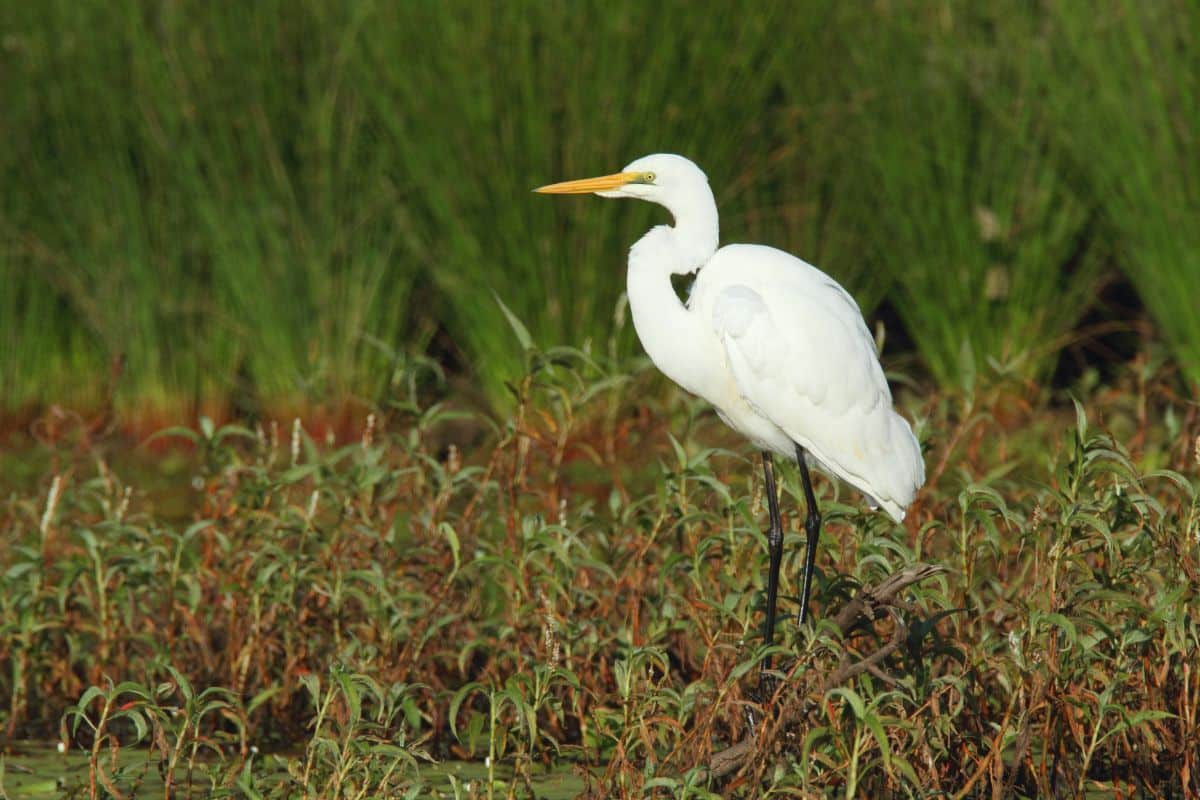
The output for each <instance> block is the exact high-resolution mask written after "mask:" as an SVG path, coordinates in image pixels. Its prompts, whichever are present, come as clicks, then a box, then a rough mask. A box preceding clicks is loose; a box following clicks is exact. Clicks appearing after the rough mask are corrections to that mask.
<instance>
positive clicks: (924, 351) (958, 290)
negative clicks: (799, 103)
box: [850, 3, 1100, 387]
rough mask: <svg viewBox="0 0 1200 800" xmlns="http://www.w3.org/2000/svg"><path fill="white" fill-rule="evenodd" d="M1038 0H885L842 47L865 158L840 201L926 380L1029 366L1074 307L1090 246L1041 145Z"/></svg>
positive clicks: (1036, 366)
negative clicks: (852, 202) (859, 36)
mask: <svg viewBox="0 0 1200 800" xmlns="http://www.w3.org/2000/svg"><path fill="white" fill-rule="evenodd" d="M1039 19H1040V14H1039V13H1038V12H1025V13H1012V9H1011V8H1000V7H999V6H996V7H993V6H962V5H955V4H950V3H946V4H936V5H932V6H931V5H922V4H915V5H910V4H900V6H899V7H898V8H896V9H893V10H892V11H890V12H887V13H882V14H880V17H879V33H878V34H877V35H876V36H875V37H874V41H872V43H871V46H870V47H863V48H859V49H857V50H855V51H852V52H851V53H850V61H851V63H852V64H853V68H854V69H857V70H859V73H860V77H859V78H858V79H857V82H858V83H859V84H860V85H861V86H862V87H863V89H864V91H867V92H868V95H867V96H866V97H865V98H864V101H863V104H862V111H861V113H862V118H861V119H860V124H859V125H858V126H856V129H855V131H854V133H855V134H856V135H857V136H859V137H861V139H860V140H859V142H860V145H861V148H862V157H863V159H864V160H866V161H867V162H868V163H869V164H870V166H871V173H870V176H869V180H868V181H867V182H865V184H864V188H865V190H866V191H868V192H870V193H871V198H870V199H867V200H866V201H865V202H863V203H860V204H858V205H857V206H856V209H857V210H859V211H861V212H869V214H870V216H869V217H867V218H865V219H864V220H863V225H862V227H863V230H864V235H865V236H866V237H867V238H868V240H869V253H870V257H871V259H872V262H873V263H874V264H875V265H877V267H878V268H879V269H881V270H883V271H884V272H886V273H888V274H890V275H893V276H894V277H895V280H896V283H895V298H896V300H895V307H896V310H897V311H898V313H899V315H900V317H901V319H902V320H903V322H904V325H905V327H906V328H907V330H908V333H909V335H910V336H911V337H912V339H913V340H914V342H915V346H916V348H917V350H918V351H919V353H920V354H921V357H922V360H923V361H924V363H925V364H926V365H927V366H928V368H929V370H930V372H931V373H932V374H933V375H934V377H935V378H937V380H938V381H939V383H941V384H942V385H960V386H964V387H970V386H971V385H973V383H974V380H975V377H976V376H977V375H978V374H979V373H982V372H984V371H991V370H997V369H998V370H1001V371H1005V372H1011V373H1014V374H1015V375H1016V376H1018V377H1023V378H1039V377H1043V376H1045V375H1046V374H1047V373H1048V372H1049V371H1050V370H1051V369H1052V368H1053V366H1054V364H1055V362H1056V360H1057V356H1058V352H1059V350H1060V349H1061V347H1062V344H1063V337H1064V336H1065V335H1066V334H1067V333H1068V332H1069V331H1070V330H1071V329H1072V328H1073V327H1074V325H1075V323H1076V322H1077V321H1078V320H1079V319H1080V317H1081V316H1082V315H1083V313H1084V312H1085V311H1086V310H1087V308H1088V305H1089V303H1090V301H1091V299H1092V296H1093V294H1094V291H1095V289H1096V285H1097V274H1098V265H1099V263H1100V262H1099V260H1098V259H1095V258H1093V257H1091V254H1090V253H1088V252H1087V248H1088V247H1089V246H1090V245H1091V242H1090V241H1088V235H1087V234H1088V231H1087V224H1088V220H1089V214H1090V208H1089V202H1090V201H1089V199H1088V198H1086V197H1082V196H1080V194H1079V193H1078V191H1077V190H1076V188H1075V187H1074V186H1072V185H1071V183H1070V182H1069V179H1068V172H1067V170H1066V169H1065V167H1064V157H1063V153H1062V152H1061V151H1060V150H1057V149H1054V148H1051V147H1049V146H1048V142H1049V141H1050V138H1051V137H1050V131H1049V125H1050V120H1049V119H1048V117H1047V112H1046V109H1045V108H1044V107H1043V102H1042V98H1043V97H1044V95H1045V93H1046V90H1047V88H1048V87H1047V78H1048V67H1047V63H1046V59H1047V55H1046V54H1047V51H1048V50H1050V49H1052V48H1053V47H1054V42H1053V41H1052V40H1051V39H1049V38H1048V37H1047V36H1046V35H1045V34H1044V33H1043V31H1042V30H1041V25H1040V23H1039Z"/></svg>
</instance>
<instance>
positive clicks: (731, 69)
mask: <svg viewBox="0 0 1200 800" xmlns="http://www.w3.org/2000/svg"><path fill="white" fill-rule="evenodd" d="M814 11H819V6H818V5H814ZM4 13H5V14H6V15H7V18H8V19H7V22H8V24H7V25H6V30H9V31H11V33H10V34H9V38H8V39H7V40H6V41H8V42H9V45H8V50H7V54H6V56H5V61H6V64H5V65H6V70H5V71H6V73H7V74H8V75H10V76H11V77H9V78H8V83H10V84H11V85H12V94H11V95H9V97H10V99H11V102H10V105H11V106H12V113H11V114H9V115H6V121H5V122H3V123H0V124H2V125H3V126H4V129H5V132H6V134H7V136H6V138H8V139H9V140H12V141H14V142H17V143H18V147H17V148H15V149H14V150H13V151H10V152H9V153H8V155H7V156H6V157H5V159H4V162H3V167H4V174H5V176H6V180H5V189H4V217H3V219H4V225H3V234H4V237H3V240H2V241H3V244H4V250H3V254H2V256H0V262H2V263H3V266H2V267H0V269H4V270H5V274H6V275H8V276H11V278H12V281H11V283H10V284H8V290H7V291H6V293H5V301H6V302H8V303H9V304H10V305H11V306H13V307H14V309H15V308H16V307H17V306H19V308H20V310H19V312H16V313H13V314H12V315H6V317H5V322H4V323H3V325H4V334H3V335H4V336H5V338H6V340H8V341H9V342H10V343H11V344H12V345H13V352H14V353H15V354H16V355H15V357H14V359H13V361H12V362H9V363H10V364H11V368H10V369H9V370H8V372H7V373H6V377H7V378H8V379H9V380H10V381H11V382H12V384H13V385H15V386H18V387H20V388H19V391H18V392H16V393H14V394H13V395H11V396H8V397H6V403H7V404H9V405H10V406H11V405H13V404H16V403H17V402H18V401H19V400H21V399H22V398H24V399H29V400H36V399H44V398H45V397H46V396H47V395H46V390H44V389H42V388H40V387H41V384H40V383H39V380H40V378H39V377H38V376H40V375H42V374H44V373H46V372H52V371H54V370H56V369H60V367H55V366H54V362H50V363H46V362H44V361H43V360H42V358H43V356H42V354H43V353H44V351H46V350H52V351H54V352H55V353H56V354H59V358H60V360H61V359H62V358H64V357H66V356H67V355H69V354H74V355H70V358H71V361H70V363H69V366H70V369H71V370H72V371H73V372H74V373H75V375H76V380H77V381H78V382H79V383H80V384H81V385H83V386H85V387H86V386H91V387H92V388H91V392H92V393H93V394H96V393H97V392H98V389H96V388H95V387H96V384H98V383H100V382H102V378H103V376H104V375H105V374H106V368H107V362H108V360H110V359H111V358H113V357H115V356H117V355H118V354H122V355H124V356H125V358H126V362H127V374H126V378H125V380H124V381H123V384H122V386H123V387H124V397H126V398H128V399H129V401H130V402H142V403H145V402H149V403H150V404H152V405H157V404H164V405H172V404H174V405H175V406H178V405H180V404H182V405H184V406H189V407H195V406H196V405H200V406H202V407H203V406H205V405H215V406H218V407H219V406H220V405H221V404H223V403H225V402H227V401H228V400H229V398H230V397H233V398H235V399H239V398H240V401H241V402H251V403H256V402H260V401H266V402H272V403H277V404H278V403H281V402H282V403H283V404H284V405H288V404H306V403H315V402H319V401H320V400H321V399H324V398H329V397H338V396H342V395H345V394H350V395H360V396H361V395H367V396H371V395H373V394H375V393H377V391H378V388H379V383H380V381H381V377H383V378H385V377H386V375H387V374H389V359H391V358H393V357H394V355H395V354H397V353H401V354H402V353H405V352H411V351H420V350H422V349H423V348H424V347H425V344H426V343H427V342H428V341H429V339H430V337H432V336H434V335H435V334H439V331H440V332H441V333H440V342H441V343H440V344H439V347H441V348H442V349H443V350H445V349H447V348H448V349H450V350H451V351H456V353H457V356H458V357H459V359H460V360H461V361H462V362H464V363H466V364H467V365H468V366H469V368H470V369H472V370H473V371H474V373H475V374H476V375H477V376H479V378H480V381H481V384H482V388H483V394H484V395H485V396H486V397H488V398H489V399H491V400H493V401H496V400H498V399H500V398H501V397H502V396H504V395H505V394H506V393H505V390H504V389H503V384H504V382H505V380H509V379H511V378H512V376H514V375H517V374H519V373H520V371H521V364H522V361H521V348H520V345H519V343H518V342H517V341H516V340H515V339H514V338H513V337H512V336H511V335H510V334H509V332H508V325H507V322H506V320H505V318H504V315H503V313H502V311H501V309H500V307H499V305H498V304H497V303H496V302H495V299H494V298H495V296H499V297H500V298H501V299H502V300H503V302H505V303H506V304H507V305H509V306H510V307H511V308H512V309H513V310H514V311H516V312H517V314H518V315H519V316H520V317H521V318H522V319H524V320H526V321H527V323H528V325H529V327H530V328H531V330H532V331H533V334H534V336H535V338H536V339H537V341H539V342H542V343H544V344H550V343H553V342H564V343H575V344H582V343H584V342H585V341H587V340H588V339H589V338H591V337H596V336H601V337H604V336H606V335H607V331H608V330H610V328H611V314H612V308H613V307H614V305H615V301H616V298H617V296H618V295H619V293H620V291H621V289H622V286H623V276H624V269H623V265H624V253H625V250H626V248H627V247H628V245H629V244H630V243H631V242H632V241H633V239H634V238H635V237H636V236H637V235H639V234H640V232H641V230H642V229H643V228H645V227H648V226H649V224H651V221H652V220H653V219H654V218H655V216H654V212H653V211H652V210H651V209H648V208H644V207H639V208H633V207H632V206H625V207H623V208H620V209H618V208H614V207H613V206H612V205H608V206H604V205H603V204H600V203H586V202H581V203H576V204H573V205H572V204H559V203H551V202H548V201H546V200H545V199H541V198H535V197H533V196H532V195H531V194H530V193H529V190H530V189H531V188H532V187H533V186H535V185H537V184H538V183H540V182H545V181H548V180H551V179H555V178H558V177H564V176H570V175H577V174H583V173H590V172H596V171H607V170H613V169H616V168H619V167H620V166H621V165H623V164H624V163H625V162H626V161H627V160H628V159H630V158H632V157H634V156H636V155H640V154H643V153H645V152H651V151H655V150H676V151H680V152H685V153H688V154H691V155H693V156H694V157H696V158H697V159H698V160H700V161H701V162H702V163H703V164H704V165H705V166H706V167H707V168H708V170H709V171H710V174H711V175H712V178H713V183H714V185H715V186H716V187H717V189H718V191H719V192H721V194H722V200H725V201H727V202H726V207H727V208H729V209H731V210H732V211H733V212H734V213H731V214H729V215H728V216H727V226H726V229H727V232H728V234H729V235H730V236H732V237H734V238H743V237H744V235H746V234H750V233H752V234H753V235H754V236H756V237H763V238H768V239H773V240H774V241H775V242H776V243H778V244H780V245H783V246H789V245H793V244H794V242H793V240H795V239H797V238H799V237H800V236H801V235H803V232H804V231H806V230H808V229H809V228H810V227H815V226H816V225H817V220H818V218H819V214H818V213H817V211H816V210H815V209H816V206H817V202H816V200H811V199H810V200H802V198H803V197H805V196H806V195H805V194H804V191H805V188H804V187H806V186H809V185H811V186H813V187H815V186H816V185H817V184H816V179H810V178H807V177H804V176H802V175H801V174H800V173H799V172H798V170H797V169H795V168H794V165H795V164H796V163H798V156H799V155H800V151H799V149H798V148H797V146H796V142H797V141H798V140H801V139H803V137H804V136H805V134H806V131H808V130H809V129H810V128H813V127H815V122H814V121H813V120H801V119H798V118H797V117H796V116H795V115H793V114H790V113H789V112H788V109H787V108H786V107H783V106H780V105H779V104H774V103H772V95H773V93H776V92H778V87H779V83H780V81H781V80H783V79H784V73H783V72H782V70H781V62H780V59H779V56H778V53H777V51H776V50H775V48H773V45H772V43H773V42H774V41H775V39H774V36H775V35H776V34H779V33H780V32H781V31H782V32H786V34H787V36H788V38H789V39H791V40H793V41H798V42H812V43H813V44H811V45H807V46H805V47H803V48H800V49H798V50H796V51H795V52H794V53H793V54H792V57H791V59H790V61H789V63H788V65H787V66H788V67H789V68H800V69H802V70H803V71H805V72H811V69H810V68H811V67H812V66H813V65H816V64H819V63H820V61H821V59H822V56H821V53H820V48H819V47H818V46H816V43H817V42H819V41H820V31H821V15H820V14H819V13H817V14H795V13H792V10H791V9H790V8H789V7H787V6H786V5H784V4H778V5H776V6H774V7H769V8H764V9H760V11H759V12H758V13H755V14H742V15H732V14H731V15H723V14H720V13H709V14H696V13H693V12H692V8H691V6H690V5H688V4H684V3H673V4H670V3H669V4H665V5H662V6H654V7H647V6H644V5H643V4H638V3H633V2H627V3H624V4H619V5H618V6H616V7H613V6H611V5H610V4H599V3H593V4H576V3H569V4H568V3H562V4H543V3H532V2H530V3H524V4H519V5H518V7H500V6H495V7H490V8H481V7H479V6H478V4H474V3H457V4H454V3H451V4H426V3H401V4H382V3H371V2H360V3H354V4H349V5H346V4H340V3H328V2H320V1H319V0H313V1H312V2H307V3H303V4H300V5H299V6H295V5H287V4H281V3H267V4H257V5H256V6H255V7H254V8H253V9H249V10H241V9H239V10H236V11H235V10H233V9H230V8H221V7H217V6H207V5H182V6H178V5H158V4H147V3H143V2H136V1H135V0H126V1H125V2H122V3H118V4H116V5H115V6H110V5H101V4H88V3H84V4H65V3H64V4H48V5H40V4H39V5H26V6H13V7H10V8H8V9H7V10H6V11H5V12H4ZM789 142H790V143H791V144H790V149H785V144H787V143H789ZM772 176H774V178H775V179H776V184H775V185H773V186H769V187H768V188H766V189H763V190H761V194H760V193H759V192H760V189H759V188H758V187H760V186H762V185H764V184H770V183H771V178H772ZM810 194H811V193H810ZM826 227H827V226H826ZM851 277H852V276H851ZM852 282H853V281H852ZM867 283H870V281H867ZM414 287H415V288H414ZM414 291H415V292H416V294H415V295H414V294H413V292H414ZM875 294H876V295H877V294H878V291H876V292H875ZM27 297H30V298H32V300H26V299H25V298H27ZM59 338H65V339H67V340H68V341H69V342H70V343H72V344H71V347H70V348H68V347H66V346H65V345H58V344H56V342H57V340H58V339H59ZM632 346H633V344H632V340H631V339H630V338H627V339H626V340H625V341H624V342H623V343H622V347H623V348H625V349H626V350H627V351H628V350H629V349H631V348H632ZM6 366H7V364H6ZM66 366H67V365H66V364H64V365H63V366H62V367H61V368H63V369H65V368H66Z"/></svg>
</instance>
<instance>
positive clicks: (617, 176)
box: [534, 172, 642, 194]
mask: <svg viewBox="0 0 1200 800" xmlns="http://www.w3.org/2000/svg"><path fill="white" fill-rule="evenodd" d="M641 176H642V173H640V172H614V173H613V174H612V175H601V176H600V177H599V178H583V179H581V180H577V181H563V182H562V183H552V184H550V185H549V186H539V187H538V188H536V189H534V191H535V192H541V193H542V194H590V193H591V192H603V191H607V190H609V189H617V188H619V187H621V186H624V185H625V184H627V183H633V182H634V181H635V180H637V179H638V178H640V177H641Z"/></svg>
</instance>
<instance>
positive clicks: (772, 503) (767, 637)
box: [762, 450, 783, 672]
mask: <svg viewBox="0 0 1200 800" xmlns="http://www.w3.org/2000/svg"><path fill="white" fill-rule="evenodd" d="M762 459H763V478H764V483H765V484H766V491H767V509H768V510H769V512H770V514H771V529H770V530H769V531H768V532H767V546H768V548H769V552H770V556H771V566H770V571H769V572H767V616H766V619H764V620H763V641H764V642H766V643H767V645H768V646H770V645H771V644H773V643H774V642H775V604H776V602H777V599H778V597H779V565H780V564H782V563H783V524H782V523H781V522H780V521H779V494H778V492H777V491H776V489H775V463H774V461H772V459H771V454H770V453H768V452H767V451H765V450H764V451H763V454H762ZM770 668H771V657H770V656H767V657H766V658H764V659H763V663H762V671H763V672H766V671H767V670H769V669H770Z"/></svg>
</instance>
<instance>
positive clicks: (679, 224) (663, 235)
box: [627, 185, 718, 395]
mask: <svg viewBox="0 0 1200 800" xmlns="http://www.w3.org/2000/svg"><path fill="white" fill-rule="evenodd" d="M705 201H707V202H705ZM670 210H671V212H672V213H673V214H674V215H675V226H674V227H670V226H667V225H659V226H657V227H655V228H651V229H650V231H649V232H648V233H647V234H646V235H645V236H643V237H642V238H641V239H639V240H638V241H637V243H635V244H634V245H633V248H632V249H630V251H629V271H628V274H627V291H628V293H629V310H630V312H631V315H632V316H633V327H634V329H635V330H636V331H637V334H638V339H640V340H641V342H642V347H644V348H645V349H646V353H647V355H649V356H650V360H651V361H653V362H654V365H655V366H656V367H658V368H659V370H661V371H662V372H663V373H664V374H665V375H666V376H667V377H668V378H670V379H671V380H673V381H675V382H676V383H678V384H679V385H680V386H682V387H683V388H684V389H687V390H688V391H689V392H691V393H693V394H699V395H703V394H704V392H703V388H704V387H705V386H707V385H710V381H709V376H708V372H709V371H710V370H711V369H712V364H711V362H710V361H709V360H707V359H705V358H703V356H702V354H703V353H704V351H705V350H704V346H703V343H704V340H705V339H706V338H711V337H712V336H713V333H712V327H711V326H709V325H706V324H705V321H704V320H702V319H700V318H699V317H698V316H697V315H696V314H694V313H692V312H691V311H689V310H688V308H687V307H686V306H684V305H683V303H681V302H680V301H679V297H678V296H677V295H676V294H675V288H674V287H673V286H672V285H671V275H672V274H683V273H687V272H694V271H696V270H698V269H700V268H701V267H703V266H704V264H705V263H707V261H708V260H709V259H710V258H712V255H713V253H715V252H716V251H717V231H718V221H717V204H716V202H715V201H714V200H713V196H712V192H711V191H710V190H708V187H707V185H706V186H705V193H704V196H703V197H699V196H698V197H696V198H695V201H694V202H692V203H689V204H688V205H686V206H685V207H683V208H671V209H670Z"/></svg>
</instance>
